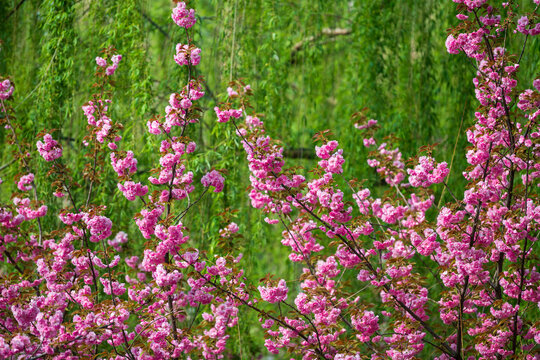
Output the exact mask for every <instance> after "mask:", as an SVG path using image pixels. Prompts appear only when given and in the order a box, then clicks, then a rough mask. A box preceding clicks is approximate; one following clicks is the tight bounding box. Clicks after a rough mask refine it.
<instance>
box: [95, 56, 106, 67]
mask: <svg viewBox="0 0 540 360" xmlns="http://www.w3.org/2000/svg"><path fill="white" fill-rule="evenodd" d="M96 64H97V65H98V66H101V67H106V66H107V60H105V59H104V58H102V57H99V56H98V57H96Z"/></svg>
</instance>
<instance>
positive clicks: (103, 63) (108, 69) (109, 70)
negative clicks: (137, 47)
mask: <svg viewBox="0 0 540 360" xmlns="http://www.w3.org/2000/svg"><path fill="white" fill-rule="evenodd" d="M120 60H122V55H119V54H116V55H113V56H112V57H111V63H112V64H111V65H108V63H107V60H105V59H104V58H102V57H99V56H98V57H96V64H97V65H98V66H99V67H102V68H105V74H106V75H107V76H111V75H113V74H114V72H115V71H116V69H117V68H118V64H120Z"/></svg>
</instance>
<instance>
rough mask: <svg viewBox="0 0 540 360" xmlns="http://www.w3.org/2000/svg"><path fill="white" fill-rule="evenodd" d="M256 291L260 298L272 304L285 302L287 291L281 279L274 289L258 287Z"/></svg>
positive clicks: (285, 284)
mask: <svg viewBox="0 0 540 360" xmlns="http://www.w3.org/2000/svg"><path fill="white" fill-rule="evenodd" d="M258 289H259V292H260V293H261V298H262V299H263V300H264V301H267V302H269V303H272V304H273V303H277V302H280V301H285V300H287V293H288V291H289V289H288V288H287V283H286V282H285V280H283V279H281V280H279V283H278V286H276V287H271V286H268V287H264V286H259V287H258Z"/></svg>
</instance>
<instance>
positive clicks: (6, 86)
mask: <svg viewBox="0 0 540 360" xmlns="http://www.w3.org/2000/svg"><path fill="white" fill-rule="evenodd" d="M13 90H14V87H13V85H12V84H11V81H9V79H5V80H2V81H1V82H0V99H2V100H7V99H9V98H10V97H11V95H12V94H13Z"/></svg>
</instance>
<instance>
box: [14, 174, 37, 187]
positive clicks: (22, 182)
mask: <svg viewBox="0 0 540 360" xmlns="http://www.w3.org/2000/svg"><path fill="white" fill-rule="evenodd" d="M33 181H34V174H32V173H30V174H28V175H23V176H21V178H20V179H19V182H18V183H17V188H18V189H19V190H21V191H29V190H32V182H33Z"/></svg>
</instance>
